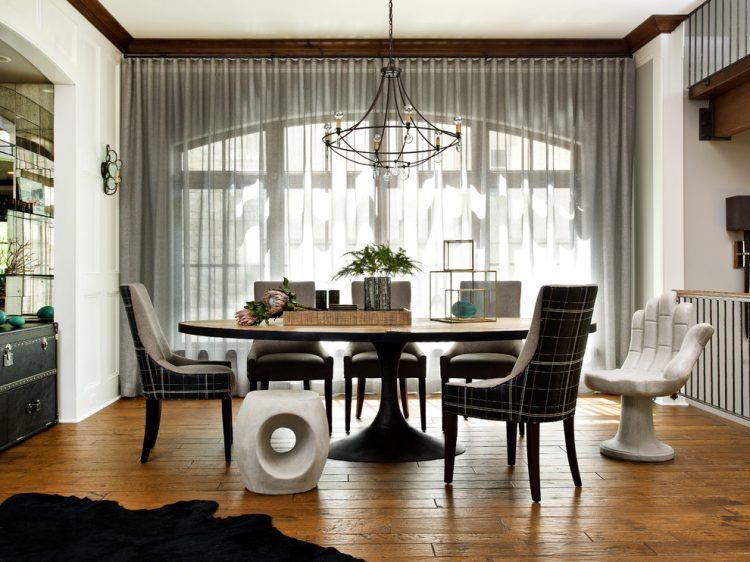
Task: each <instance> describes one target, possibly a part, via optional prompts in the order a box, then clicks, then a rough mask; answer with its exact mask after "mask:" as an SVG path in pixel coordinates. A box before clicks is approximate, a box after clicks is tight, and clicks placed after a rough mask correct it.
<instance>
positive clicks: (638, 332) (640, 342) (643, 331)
mask: <svg viewBox="0 0 750 562" xmlns="http://www.w3.org/2000/svg"><path fill="white" fill-rule="evenodd" d="M693 310H694V309H693V304H692V303H688V302H683V303H678V302H677V294H676V293H675V292H674V291H671V292H669V293H664V294H663V295H662V296H660V297H656V298H653V299H651V300H649V301H648V302H647V303H646V308H645V309H644V310H637V311H636V312H635V314H633V323H632V328H631V332H630V349H629V350H628V356H627V357H626V358H625V362H624V363H623V365H622V368H623V369H638V370H644V371H662V370H663V369H664V368H665V367H666V366H667V364H668V363H669V362H670V361H671V360H672V358H673V357H674V356H675V355H677V353H678V352H679V351H680V347H682V342H683V340H684V339H685V334H687V332H688V330H689V329H690V328H691V327H692V326H693V325H694V324H695V315H694V312H693Z"/></svg>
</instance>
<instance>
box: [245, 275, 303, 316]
mask: <svg viewBox="0 0 750 562" xmlns="http://www.w3.org/2000/svg"><path fill="white" fill-rule="evenodd" d="M285 310H309V308H308V307H306V306H302V305H301V304H299V303H298V302H297V295H295V294H294V293H293V292H292V290H291V289H290V287H289V279H287V278H286V277H284V282H283V283H282V285H281V287H279V288H277V289H271V290H268V291H266V292H265V294H264V295H263V298H262V299H261V300H259V301H249V302H248V303H247V304H246V305H245V307H244V308H243V309H242V310H238V311H237V312H236V313H235V315H234V317H235V318H236V319H237V324H239V325H240V326H258V325H259V324H262V323H263V322H265V323H266V324H268V321H269V320H271V319H273V318H279V317H281V315H282V314H284V311H285Z"/></svg>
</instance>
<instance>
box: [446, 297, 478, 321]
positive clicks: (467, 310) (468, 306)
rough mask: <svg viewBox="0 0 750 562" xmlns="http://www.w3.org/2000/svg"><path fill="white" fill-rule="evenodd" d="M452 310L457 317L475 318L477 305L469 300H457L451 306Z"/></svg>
mask: <svg viewBox="0 0 750 562" xmlns="http://www.w3.org/2000/svg"><path fill="white" fill-rule="evenodd" d="M451 312H452V313H453V316H455V317H456V318H474V316H476V314H477V307H476V306H474V305H473V304H472V303H470V302H469V301H456V302H454V303H453V306H452V307H451Z"/></svg>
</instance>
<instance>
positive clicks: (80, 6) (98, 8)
mask: <svg viewBox="0 0 750 562" xmlns="http://www.w3.org/2000/svg"><path fill="white" fill-rule="evenodd" d="M68 2H69V3H70V5H71V6H73V7H74V8H75V9H76V10H78V11H79V12H80V13H81V15H82V16H83V17H85V18H86V19H87V20H89V22H90V23H91V25H93V26H94V27H95V28H97V29H98V30H99V31H100V32H101V33H102V35H104V36H105V37H106V38H107V39H109V41H110V42H111V43H112V44H113V45H114V46H115V47H117V48H118V49H120V51H121V52H123V53H127V50H128V47H129V46H130V43H132V42H133V36H132V35H130V33H128V31H127V30H126V29H125V28H124V27H123V26H122V25H120V22H119V21H117V20H116V19H115V17H114V16H113V15H112V14H110V13H109V10H107V8H105V7H104V6H102V4H101V2H99V0H68Z"/></svg>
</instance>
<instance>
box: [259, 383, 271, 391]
mask: <svg viewBox="0 0 750 562" xmlns="http://www.w3.org/2000/svg"><path fill="white" fill-rule="evenodd" d="M269 384H270V383H269V381H261V382H260V389H261V390H268V385H269Z"/></svg>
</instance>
